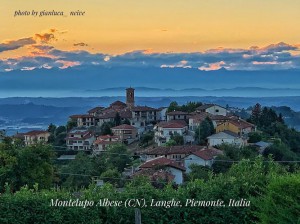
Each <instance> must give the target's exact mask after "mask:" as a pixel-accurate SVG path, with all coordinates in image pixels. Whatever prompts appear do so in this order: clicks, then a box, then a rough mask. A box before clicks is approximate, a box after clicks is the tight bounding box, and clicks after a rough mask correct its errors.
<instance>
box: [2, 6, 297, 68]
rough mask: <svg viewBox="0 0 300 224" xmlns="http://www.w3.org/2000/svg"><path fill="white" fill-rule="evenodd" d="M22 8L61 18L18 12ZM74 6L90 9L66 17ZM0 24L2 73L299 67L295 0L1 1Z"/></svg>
mask: <svg viewBox="0 0 300 224" xmlns="http://www.w3.org/2000/svg"><path fill="white" fill-rule="evenodd" d="M19 10H20V11H22V12H23V11H29V12H30V13H31V12H32V10H35V11H38V12H40V11H43V10H46V11H52V10H55V11H57V12H64V16H39V15H38V16H36V17H34V16H31V15H29V16H20V15H17V14H18V13H16V11H17V12H18V11H19ZM77 10H79V11H81V12H85V14H84V15H83V16H70V15H69V13H70V12H71V11H77ZM0 23H1V26H0V72H9V71H12V70H33V69H36V68H45V69H51V68H59V69H67V68H70V67H76V66H116V65H118V66H132V67H134V66H137V67H141V66H144V67H147V66H148V67H149V66H150V67H151V66H154V67H160V68H175V67H180V68H186V69H188V68H197V69H199V70H217V69H220V68H225V69H227V70H264V69H267V70H280V69H300V62H299V61H300V60H299V59H300V56H299V49H300V24H299V23H300V1H297V0H284V1H283V0H264V1H261V0H251V1H246V0H209V1H208V0H164V1H161V0H151V1H149V0H107V1H102V0H85V1H82V0H51V1H50V0H49V1H46V0H41V1H36V0H27V1H23V0H3V1H2V2H1V5H0Z"/></svg>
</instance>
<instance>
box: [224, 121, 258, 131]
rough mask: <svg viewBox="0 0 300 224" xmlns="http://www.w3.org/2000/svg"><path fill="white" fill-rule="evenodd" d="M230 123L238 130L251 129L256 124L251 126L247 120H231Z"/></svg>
mask: <svg viewBox="0 0 300 224" xmlns="http://www.w3.org/2000/svg"><path fill="white" fill-rule="evenodd" d="M228 122H229V123H231V124H233V125H235V126H236V127H238V128H241V129H244V128H249V127H254V126H255V125H254V124H251V123H249V122H247V121H245V120H242V119H238V120H230V121H228Z"/></svg>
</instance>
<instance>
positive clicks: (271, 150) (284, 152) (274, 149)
mask: <svg viewBox="0 0 300 224" xmlns="http://www.w3.org/2000/svg"><path fill="white" fill-rule="evenodd" d="M263 155H264V156H265V157H268V156H269V155H272V156H273V158H274V160H276V161H294V160H298V159H299V156H298V155H297V154H296V153H294V152H293V151H291V150H290V148H289V147H288V146H287V145H286V144H284V143H277V144H276V143H274V144H272V145H271V146H269V147H268V148H266V149H265V150H264V153H263Z"/></svg>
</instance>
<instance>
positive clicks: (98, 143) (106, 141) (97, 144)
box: [93, 135, 121, 155]
mask: <svg viewBox="0 0 300 224" xmlns="http://www.w3.org/2000/svg"><path fill="white" fill-rule="evenodd" d="M117 143H121V140H120V139H119V137H118V136H112V135H101V136H99V137H97V139H96V140H95V141H94V143H93V154H95V155H97V154H99V153H100V152H102V151H106V150H107V147H108V146H110V145H112V144H117Z"/></svg>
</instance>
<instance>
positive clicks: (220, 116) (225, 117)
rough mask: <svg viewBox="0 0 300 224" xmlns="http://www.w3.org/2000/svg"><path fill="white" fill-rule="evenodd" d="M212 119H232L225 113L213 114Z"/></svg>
mask: <svg viewBox="0 0 300 224" xmlns="http://www.w3.org/2000/svg"><path fill="white" fill-rule="evenodd" d="M210 119H211V120H213V121H217V120H223V121H227V120H230V119H231V118H230V117H228V116H223V115H211V116H210Z"/></svg>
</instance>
